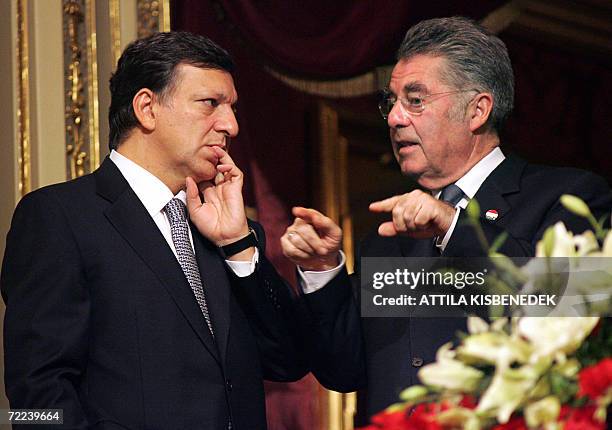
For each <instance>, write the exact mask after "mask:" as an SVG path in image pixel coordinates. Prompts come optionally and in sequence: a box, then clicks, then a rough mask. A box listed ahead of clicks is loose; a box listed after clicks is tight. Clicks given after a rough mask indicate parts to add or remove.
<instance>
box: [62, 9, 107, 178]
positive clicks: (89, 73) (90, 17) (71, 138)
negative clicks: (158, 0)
mask: <svg viewBox="0 0 612 430" xmlns="http://www.w3.org/2000/svg"><path fill="white" fill-rule="evenodd" d="M63 13H64V62H65V64H66V65H65V75H66V80H67V81H68V91H66V157H67V161H66V162H67V173H68V174H67V177H68V179H74V178H77V177H79V176H83V175H84V174H86V173H89V172H91V171H93V170H94V169H95V168H96V167H97V166H98V165H99V163H100V160H99V153H100V142H99V124H98V80H97V75H98V66H97V58H96V55H97V52H96V51H97V41H96V27H95V25H96V24H95V22H96V21H95V20H96V16H95V0H64V2H63ZM83 23H85V26H84V27H83V25H82V24H83ZM85 86H86V87H87V92H84V88H85Z"/></svg>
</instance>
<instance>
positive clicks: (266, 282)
mask: <svg viewBox="0 0 612 430" xmlns="http://www.w3.org/2000/svg"><path fill="white" fill-rule="evenodd" d="M249 225H250V226H251V227H252V228H253V229H255V232H256V234H257V237H258V242H259V244H258V249H259V262H258V263H257V267H256V268H255V271H254V272H253V273H252V274H251V275H249V276H246V277H238V276H236V275H235V274H234V273H233V271H232V270H228V273H229V276H230V278H231V283H232V289H233V292H234V296H235V297H236V299H237V301H238V303H239V304H240V307H241V308H242V310H243V312H244V313H245V315H246V317H247V319H248V320H249V323H250V325H251V330H252V331H253V333H254V335H255V340H256V342H257V348H258V351H259V355H260V358H261V365H262V370H263V376H264V378H265V379H267V380H271V381H279V382H287V381H297V380H298V379H300V378H302V377H303V376H304V375H306V373H308V363H307V357H306V355H305V353H304V347H303V342H302V339H301V331H300V325H299V322H298V318H296V314H297V303H296V298H295V295H294V294H293V292H292V290H291V287H290V286H289V285H288V284H287V283H286V282H285V281H284V279H283V278H281V276H280V275H279V274H278V273H277V272H276V270H275V269H274V267H273V266H272V264H271V263H270V262H269V261H268V259H267V258H266V256H265V235H264V231H263V229H262V227H261V226H260V225H259V224H257V223H254V222H249Z"/></svg>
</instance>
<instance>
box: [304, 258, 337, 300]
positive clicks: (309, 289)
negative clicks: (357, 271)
mask: <svg viewBox="0 0 612 430" xmlns="http://www.w3.org/2000/svg"><path fill="white" fill-rule="evenodd" d="M345 264H346V256H345V255H344V252H342V251H340V264H338V265H337V266H336V267H334V268H333V269H329V270H324V271H322V272H314V271H312V270H307V271H303V270H302V269H301V268H300V267H299V266H298V268H297V272H298V275H299V276H298V282H299V283H300V287H302V291H303V292H304V294H310V293H314V292H315V291H318V290H320V289H321V288H323V287H324V286H325V285H327V283H328V282H329V281H331V280H332V279H334V278H335V277H336V275H337V274H338V273H340V271H341V270H342V268H343V267H344V265H345Z"/></svg>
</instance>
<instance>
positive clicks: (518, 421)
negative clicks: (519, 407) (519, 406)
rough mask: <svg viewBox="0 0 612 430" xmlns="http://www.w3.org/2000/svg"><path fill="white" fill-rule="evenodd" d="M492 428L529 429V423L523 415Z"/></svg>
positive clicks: (503, 429) (506, 429) (501, 429)
mask: <svg viewBox="0 0 612 430" xmlns="http://www.w3.org/2000/svg"><path fill="white" fill-rule="evenodd" d="M492 430H527V424H526V423H525V419H524V418H523V417H514V418H512V419H510V421H508V422H507V423H506V424H499V425H496V426H495V427H493V429H492Z"/></svg>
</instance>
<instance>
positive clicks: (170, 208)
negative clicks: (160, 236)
mask: <svg viewBox="0 0 612 430" xmlns="http://www.w3.org/2000/svg"><path fill="white" fill-rule="evenodd" d="M164 211H165V212H166V215H167V216H168V220H169V221H170V233H171V234H172V242H174V247H175V248H176V255H177V257H178V262H179V264H180V265H181V268H182V269H183V273H185V277H186V278H187V281H188V282H189V285H190V286H191V289H192V291H193V294H194V295H195V298H196V300H197V301H198V305H199V306H200V310H201V311H202V314H203V315H204V319H205V320H206V325H208V329H209V330H210V333H211V334H212V335H213V338H214V335H215V333H214V331H213V327H212V323H211V321H210V313H209V312H208V306H207V305H206V297H205V296H204V288H203V287H202V280H201V278H200V271H199V269H198V264H197V262H196V259H195V254H194V252H193V248H192V247H191V241H190V240H189V229H188V227H187V208H186V207H185V203H183V202H182V201H181V200H179V199H177V198H173V199H172V200H170V201H169V202H168V204H167V205H166V206H165V207H164Z"/></svg>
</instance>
